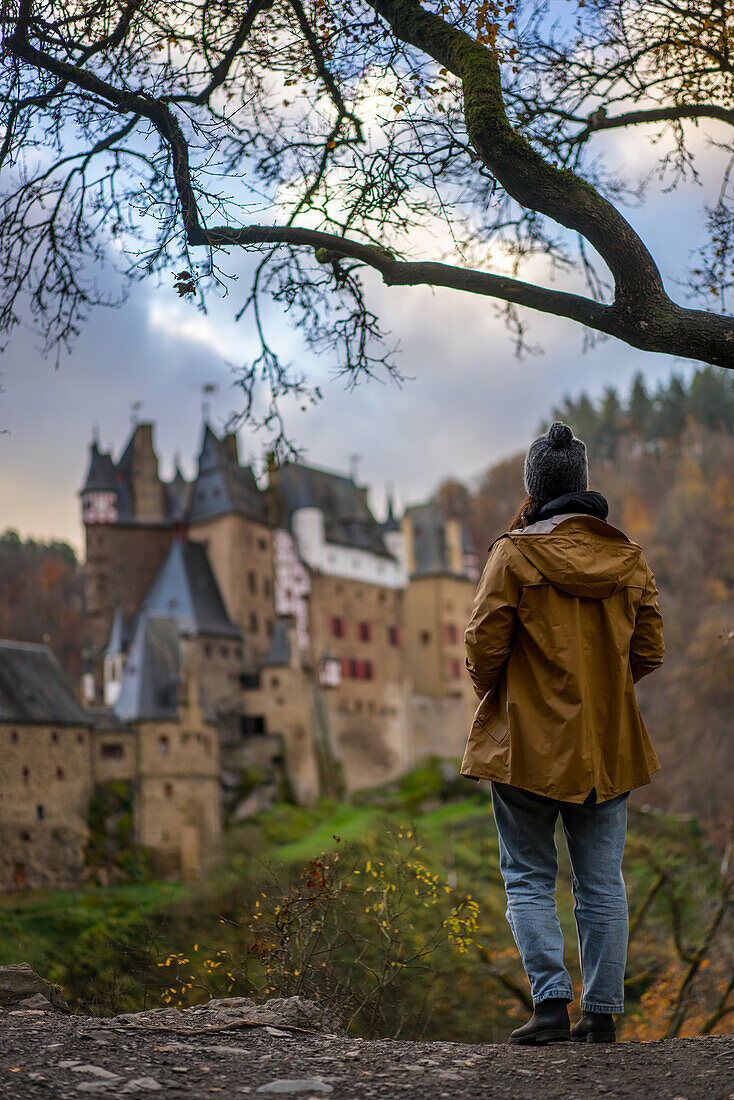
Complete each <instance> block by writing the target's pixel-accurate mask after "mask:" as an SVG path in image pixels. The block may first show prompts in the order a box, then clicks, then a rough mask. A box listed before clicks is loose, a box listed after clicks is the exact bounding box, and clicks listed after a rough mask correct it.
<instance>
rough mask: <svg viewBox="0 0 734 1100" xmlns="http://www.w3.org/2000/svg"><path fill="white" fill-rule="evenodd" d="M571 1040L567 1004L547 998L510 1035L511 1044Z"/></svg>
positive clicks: (556, 998)
mask: <svg viewBox="0 0 734 1100" xmlns="http://www.w3.org/2000/svg"><path fill="white" fill-rule="evenodd" d="M570 1038H571V1027H570V1024H569V1021H568V1007H567V1002H566V1001H565V1000H564V999H563V998H561V997H549V998H548V1000H546V1001H541V1002H540V1004H537V1005H536V1006H535V1011H534V1012H533V1014H532V1016H531V1017H530V1019H529V1020H528V1022H527V1023H526V1024H523V1025H522V1027H518V1028H516V1029H515V1030H514V1031H513V1033H512V1035H510V1040H509V1041H510V1042H511V1043H528V1044H530V1043H536V1044H543V1043H560V1042H564V1041H565V1040H567V1039H570Z"/></svg>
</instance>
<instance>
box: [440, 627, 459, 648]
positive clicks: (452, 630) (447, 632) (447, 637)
mask: <svg viewBox="0 0 734 1100" xmlns="http://www.w3.org/2000/svg"><path fill="white" fill-rule="evenodd" d="M443 640H444V642H446V644H447V645H456V644H457V642H458V641H459V631H458V630H457V629H456V625H455V624H454V623H444V624H443Z"/></svg>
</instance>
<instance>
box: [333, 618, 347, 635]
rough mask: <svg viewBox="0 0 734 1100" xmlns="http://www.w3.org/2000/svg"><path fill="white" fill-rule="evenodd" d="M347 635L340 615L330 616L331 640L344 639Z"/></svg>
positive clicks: (345, 626)
mask: <svg viewBox="0 0 734 1100" xmlns="http://www.w3.org/2000/svg"><path fill="white" fill-rule="evenodd" d="M346 633H347V624H346V623H345V621H344V619H343V618H342V616H341V615H332V617H331V636H332V638H344V637H345V636H346Z"/></svg>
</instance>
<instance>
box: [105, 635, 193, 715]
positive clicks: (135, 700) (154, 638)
mask: <svg viewBox="0 0 734 1100" xmlns="http://www.w3.org/2000/svg"><path fill="white" fill-rule="evenodd" d="M179 646H180V643H179V637H178V629H177V627H176V623H175V622H174V621H173V619H170V618H163V617H161V616H157V615H150V614H147V613H146V614H143V615H141V616H140V618H139V619H138V623H137V626H136V628H135V634H134V635H133V640H132V644H131V646H130V653H129V655H128V659H127V663H126V664H125V671H124V673H123V676H122V687H121V688H120V694H119V697H118V699H117V702H116V703H115V705H114V707H113V710H114V712H115V714H116V715H117V717H118V718H119V719H120V720H121V721H123V722H140V721H158V720H161V719H169V718H170V719H175V718H177V717H178V688H179V682H180V648H179Z"/></svg>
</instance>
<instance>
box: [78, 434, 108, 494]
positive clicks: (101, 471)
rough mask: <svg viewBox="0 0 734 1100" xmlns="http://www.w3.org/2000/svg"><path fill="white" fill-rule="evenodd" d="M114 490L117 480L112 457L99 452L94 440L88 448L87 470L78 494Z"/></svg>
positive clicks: (104, 452) (106, 453)
mask: <svg viewBox="0 0 734 1100" xmlns="http://www.w3.org/2000/svg"><path fill="white" fill-rule="evenodd" d="M116 488H117V478H116V476H115V464H114V462H113V461H112V456H111V455H110V454H109V453H108V452H106V451H100V449H99V447H98V446H97V440H96V439H95V440H94V442H93V443H91V444H90V446H89V468H88V470H87V476H86V478H85V480H84V486H83V488H82V489H81V490H80V492H82V493H90V492H95V491H97V492H100V491H109V490H115V489H116Z"/></svg>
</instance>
